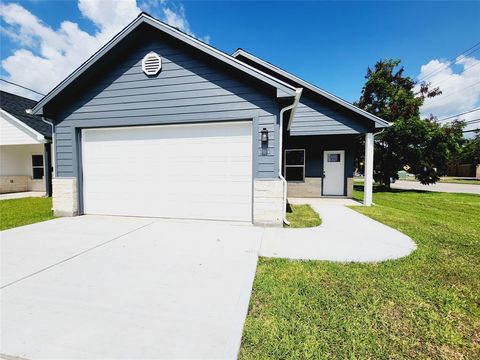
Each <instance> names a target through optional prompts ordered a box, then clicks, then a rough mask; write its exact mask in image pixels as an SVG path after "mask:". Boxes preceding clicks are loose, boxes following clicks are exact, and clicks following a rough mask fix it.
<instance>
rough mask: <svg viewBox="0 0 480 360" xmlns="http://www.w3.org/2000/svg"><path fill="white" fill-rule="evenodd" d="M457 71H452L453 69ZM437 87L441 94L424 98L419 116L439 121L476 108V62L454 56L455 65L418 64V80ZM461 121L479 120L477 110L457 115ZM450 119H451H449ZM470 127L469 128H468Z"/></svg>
mask: <svg viewBox="0 0 480 360" xmlns="http://www.w3.org/2000/svg"><path fill="white" fill-rule="evenodd" d="M458 67H459V68H460V69H459V71H455V70H456V68H458ZM424 77H425V81H427V82H430V83H431V85H432V87H436V86H438V87H439V88H440V90H441V91H442V95H439V96H436V97H434V98H430V99H426V100H425V103H424V105H423V106H422V109H421V111H422V116H424V117H428V116H429V115H430V114H433V115H434V116H436V117H437V118H439V119H442V118H445V117H449V116H452V115H456V114H459V113H462V112H465V111H469V110H472V109H475V108H477V107H480V60H479V59H476V58H474V57H458V58H457V59H456V61H455V63H454V64H453V63H449V62H448V61H441V60H431V61H430V62H428V63H427V64H425V65H422V67H421V70H420V74H419V75H418V77H417V78H418V79H420V80H421V79H423V78H424ZM461 118H462V119H464V120H471V119H478V118H480V111H477V112H473V113H469V114H465V115H463V116H461ZM452 120H453V119H452ZM468 128H472V126H470V127H468Z"/></svg>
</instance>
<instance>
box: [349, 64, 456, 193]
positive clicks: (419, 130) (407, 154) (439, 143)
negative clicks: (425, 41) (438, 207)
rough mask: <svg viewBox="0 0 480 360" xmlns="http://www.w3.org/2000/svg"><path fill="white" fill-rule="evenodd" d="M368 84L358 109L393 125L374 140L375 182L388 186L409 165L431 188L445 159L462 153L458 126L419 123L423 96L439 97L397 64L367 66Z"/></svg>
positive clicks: (427, 120) (438, 92) (443, 165)
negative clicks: (460, 151) (406, 74)
mask: <svg viewBox="0 0 480 360" xmlns="http://www.w3.org/2000/svg"><path fill="white" fill-rule="evenodd" d="M365 79H366V82H365V85H364V87H363V88H362V93H361V96H360V99H359V101H358V102H357V103H356V105H357V106H358V107H360V108H362V109H364V110H366V111H368V112H370V113H372V114H374V115H376V116H378V117H380V118H382V119H384V120H387V121H389V122H390V124H391V126H390V127H388V128H386V129H385V130H384V131H383V132H382V133H381V134H379V135H377V136H376V138H375V140H376V141H375V169H374V178H375V180H376V181H378V182H380V183H382V184H384V185H385V186H387V187H390V182H391V179H398V171H399V170H401V169H402V168H403V167H404V166H406V165H408V166H409V168H410V171H411V172H413V173H414V174H415V175H416V177H417V178H418V179H419V180H420V182H422V183H423V184H432V183H435V182H436V181H438V180H439V176H440V175H442V174H443V173H444V172H445V171H446V167H447V163H448V161H449V159H450V158H451V157H452V156H454V155H455V154H457V153H458V152H459V150H460V146H461V141H462V128H463V126H464V124H463V123H462V122H454V123H452V124H449V125H444V126H442V125H440V124H439V123H438V122H437V121H436V118H435V117H430V118H429V119H422V118H421V117H420V107H421V106H422V105H423V103H424V101H425V99H426V98H432V97H435V96H439V95H441V91H440V89H439V88H438V87H437V88H433V89H432V88H431V86H430V84H429V83H426V82H423V83H421V84H419V86H418V87H416V85H417V84H416V82H415V81H414V80H413V79H412V78H410V77H408V76H405V75H404V68H403V67H402V66H400V60H393V59H387V60H380V61H378V62H377V63H376V64H375V67H374V68H373V69H371V68H368V70H367V75H366V76H365Z"/></svg>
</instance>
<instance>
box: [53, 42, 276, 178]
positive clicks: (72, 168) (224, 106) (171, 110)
mask: <svg viewBox="0 0 480 360" xmlns="http://www.w3.org/2000/svg"><path fill="white" fill-rule="evenodd" d="M135 47H136V48H133V47H132V48H131V49H130V50H129V51H125V52H124V57H123V58H122V57H120V58H119V57H118V56H117V57H116V58H115V59H112V62H111V66H110V67H109V68H108V69H105V68H104V69H103V70H102V71H98V74H96V76H95V77H94V81H83V83H82V84H81V85H82V86H81V87H79V90H78V92H77V93H75V94H74V95H73V96H72V97H71V101H70V102H69V104H68V105H63V104H56V105H55V116H54V121H55V148H56V154H57V164H56V167H57V176H59V177H71V176H76V174H77V171H78V164H77V163H76V159H77V158H78V154H77V151H78V146H77V143H76V141H75V138H76V135H75V134H76V133H77V132H78V131H79V129H82V128H92V127H117V126H138V125H159V124H176V123H194V122H205V121H233V120H245V119H252V120H253V141H254V143H255V144H256V145H255V149H257V150H256V151H254V176H255V177H261V178H275V177H277V174H278V152H277V151H276V149H277V147H278V136H277V131H278V121H277V116H278V112H279V105H278V103H277V99H276V97H275V94H274V93H273V91H272V92H271V93H267V92H266V90H260V89H259V88H258V87H257V86H254V85H253V84H252V83H250V82H248V81H246V80H244V79H243V78H239V77H238V75H236V74H232V73H230V72H227V71H226V70H224V68H222V67H221V66H220V65H219V64H216V63H211V62H210V61H209V60H207V59H205V58H202V57H197V56H195V54H193V53H191V52H189V51H188V50H186V49H184V48H178V47H177V45H174V44H171V43H169V42H168V41H163V40H161V39H156V40H149V41H148V42H147V43H145V44H143V45H142V44H137V45H135ZM152 50H154V51H156V52H158V54H159V55H160V56H161V57H162V71H161V72H160V73H159V74H158V76H155V77H148V76H147V75H145V74H144V73H143V72H142V69H141V61H142V58H143V56H144V55H146V54H147V53H148V52H149V51H152ZM264 127H265V128H267V129H268V130H269V132H270V134H269V139H270V140H269V144H268V148H267V155H264V152H263V153H262V149H261V141H260V130H261V129H262V128H264Z"/></svg>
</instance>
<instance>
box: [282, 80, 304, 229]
mask: <svg viewBox="0 0 480 360" xmlns="http://www.w3.org/2000/svg"><path fill="white" fill-rule="evenodd" d="M302 91H303V89H302V88H297V89H295V98H294V100H293V103H292V104H291V105H288V106H286V107H284V108H283V109H282V110H280V127H279V133H280V135H279V145H278V146H279V149H280V150H279V155H278V177H279V178H280V180H281V181H282V183H283V222H284V223H285V224H286V225H290V222H289V221H288V220H287V180H285V178H284V177H283V175H282V163H283V160H282V159H283V157H282V155H283V114H284V113H285V112H286V111H288V110H292V112H291V114H290V118H289V119H288V124H289V126H288V128H289V127H290V122H291V121H292V118H293V115H294V113H295V110H296V109H297V105H298V102H299V101H300V97H301V96H302Z"/></svg>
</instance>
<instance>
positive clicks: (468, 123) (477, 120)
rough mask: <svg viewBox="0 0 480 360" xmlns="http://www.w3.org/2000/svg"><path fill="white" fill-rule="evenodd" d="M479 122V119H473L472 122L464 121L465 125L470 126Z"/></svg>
mask: <svg viewBox="0 0 480 360" xmlns="http://www.w3.org/2000/svg"><path fill="white" fill-rule="evenodd" d="M478 122H480V119H473V120H468V121H465V125H471V124H475V123H478Z"/></svg>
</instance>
